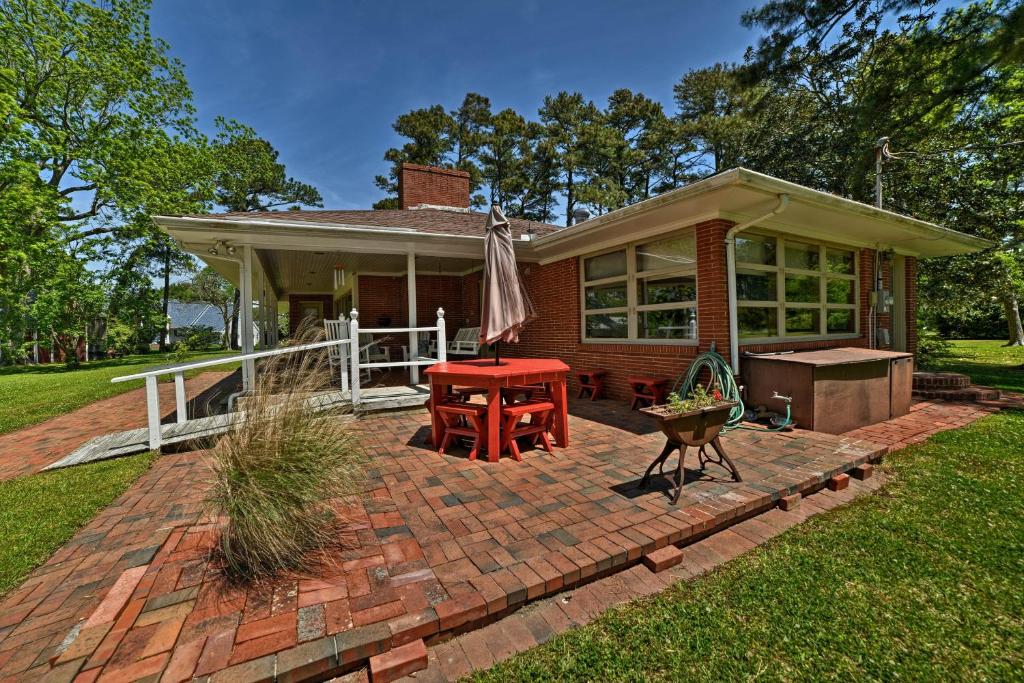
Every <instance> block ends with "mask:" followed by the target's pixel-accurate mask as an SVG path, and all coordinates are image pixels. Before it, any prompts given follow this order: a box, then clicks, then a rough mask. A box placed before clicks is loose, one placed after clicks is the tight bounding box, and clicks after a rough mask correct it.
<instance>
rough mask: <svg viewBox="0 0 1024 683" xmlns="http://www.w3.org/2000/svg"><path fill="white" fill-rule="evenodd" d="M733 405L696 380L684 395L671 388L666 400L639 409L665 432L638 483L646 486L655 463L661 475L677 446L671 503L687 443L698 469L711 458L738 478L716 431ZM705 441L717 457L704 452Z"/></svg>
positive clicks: (674, 500) (676, 497)
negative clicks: (657, 452) (658, 451)
mask: <svg viewBox="0 0 1024 683" xmlns="http://www.w3.org/2000/svg"><path fill="white" fill-rule="evenodd" d="M736 405H737V402H736V401H729V400H726V399H724V398H723V397H722V394H721V392H720V391H718V390H717V389H713V390H712V391H708V390H706V389H705V388H704V387H703V386H702V385H700V384H698V385H697V386H696V387H694V389H693V391H691V392H690V393H689V395H688V396H687V397H686V398H683V397H682V396H680V395H679V394H678V393H676V392H673V393H671V394H669V396H668V402H667V403H664V404H662V405H655V406H651V407H649V408H643V409H641V410H640V412H641V413H643V414H644V415H647V416H649V417H651V418H652V419H654V420H655V421H656V422H657V424H658V427H659V428H660V429H661V432H662V433H663V434H664V435H665V447H664V448H663V449H662V451H661V454H660V455H658V457H657V458H655V459H654V461H653V462H652V463H651V464H650V466H649V467H648V468H647V471H646V472H645V473H644V478H643V480H642V481H641V482H640V486H641V487H643V488H647V484H648V482H649V481H650V478H651V472H652V471H653V470H654V467H655V466H657V467H658V474H659V475H664V473H665V472H664V466H665V461H666V460H667V459H668V457H669V455H671V454H672V452H673V451H675V450H678V451H679V462H678V464H677V465H676V470H675V473H674V476H673V479H674V483H675V487H674V491H673V492H672V504H673V505H675V504H676V503H677V502H678V501H679V494H680V493H681V492H682V488H683V460H684V459H685V457H686V449H687V448H688V447H691V446H692V447H694V448H697V449H698V450H697V458H698V462H699V464H700V468H701V469H704V465H705V464H706V463H708V462H715V463H716V464H718V465H721V466H722V467H724V468H726V469H727V470H729V472H730V474H732V478H733V480H734V481H742V479H741V477H740V473H739V470H737V469H736V465H734V464H733V462H732V460H731V459H730V458H729V456H728V455H727V454H726V452H725V449H724V448H723V447H722V443H721V441H720V439H719V434H720V433H721V431H722V428H723V427H725V424H726V422H728V420H729V415H730V413H731V412H732V409H733V408H735V407H736ZM709 445H710V446H711V448H712V450H714V451H715V454H716V456H717V457H711V456H709V455H708V453H707V450H706V448H707V446H709Z"/></svg>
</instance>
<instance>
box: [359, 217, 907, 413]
mask: <svg viewBox="0 0 1024 683" xmlns="http://www.w3.org/2000/svg"><path fill="white" fill-rule="evenodd" d="M731 225H732V223H730V222H729V221H724V220H714V221H708V222H705V223H701V224H699V225H697V226H696V237H697V259H698V266H697V289H698V302H697V327H698V345H697V346H675V345H658V344H654V345H648V344H630V343H608V344H595V343H582V342H581V341H580V338H581V330H580V326H581V321H580V308H579V304H580V273H579V259H578V258H575V257H574V258H568V259H564V260H561V261H557V262H555V263H550V264H547V265H543V266H541V265H537V264H521V265H520V272H521V274H522V277H523V280H524V282H525V283H526V289H527V293H528V295H529V296H530V298H531V299H532V300H533V304H534V307H535V308H536V309H537V313H538V317H537V319H536V320H534V321H532V322H531V323H530V324H529V325H527V327H526V328H525V330H524V331H523V333H522V335H521V336H520V341H519V344H509V345H505V346H503V347H502V354H503V355H507V356H532V357H542V358H544V357H548V358H551V357H554V358H560V359H562V360H564V361H565V362H566V363H567V364H568V365H569V366H570V367H571V368H572V369H573V370H574V371H575V370H585V369H594V368H604V369H605V370H607V371H608V373H609V374H608V378H607V384H608V388H609V395H610V396H611V397H612V398H617V399H627V398H629V396H630V393H631V392H630V389H629V385H628V384H627V383H626V378H627V377H629V376H631V375H657V376H662V377H669V378H670V379H672V380H673V381H674V380H675V379H676V378H677V377H678V376H679V375H681V374H682V373H684V372H685V371H686V368H687V367H688V366H689V363H690V362H691V360H692V359H693V357H694V356H696V354H697V353H698V352H699V351H705V350H707V349H709V348H711V344H712V343H714V344H715V347H716V348H717V350H718V351H719V353H721V354H722V355H723V356H726V357H728V354H729V317H728V289H727V286H726V265H725V241H724V238H725V233H726V232H727V231H728V229H729V227H730V226H731ZM859 259H860V277H859V279H860V302H859V303H860V336H859V337H858V338H855V339H842V340H824V341H806V342H792V341H791V342H784V343H777V344H741V350H743V351H754V352H763V351H782V350H804V349H820V348H834V347H839V346H860V347H866V346H868V310H869V295H870V292H871V289H872V286H873V283H872V272H873V268H874V265H873V264H874V252H873V251H872V250H870V249H863V250H861V252H860V256H859ZM906 268H907V272H906V276H907V277H906V281H907V297H906V298H907V321H908V330H907V346H908V350H909V351H913V350H914V349H915V348H916V332H915V329H914V321H915V315H916V274H917V273H916V268H917V264H916V261H915V260H914V259H907V266H906ZM480 279H481V273H479V272H476V273H471V274H469V275H466V276H464V277H462V278H458V277H452V276H430V275H420V276H418V278H417V303H418V315H419V316H420V320H419V322H420V323H421V324H426V322H427V321H428V320H429V321H432V320H433V315H434V312H435V311H436V309H437V307H438V306H439V305H440V306H442V307H444V309H445V312H446V315H445V317H446V319H447V321H448V330H449V336H452V335H454V334H455V331H456V330H457V329H458V328H459V327H462V326H474V325H477V324H479V311H480V301H479V298H480V297H479V292H480ZM359 284H360V290H359V301H360V306H359V310H360V314H361V318H362V320H363V324H364V325H369V324H371V323H372V324H374V325H376V320H377V317H378V316H379V315H383V314H385V313H387V314H388V315H390V316H391V317H392V324H393V325H395V326H401V325H403V324H405V302H406V294H405V277H404V276H399V277H397V278H380V277H371V276H361V277H360V281H359ZM887 286H888V285H887ZM887 318H888V316H881V325H882V326H883V327H884V326H886V325H888V320H887ZM398 343H399V344H401V343H402V342H398ZM570 386H571V389H572V390H573V391H575V390H576V389H577V388H578V385H577V383H576V378H575V377H574V376H573V377H571V379H570Z"/></svg>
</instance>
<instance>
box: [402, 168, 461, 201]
mask: <svg viewBox="0 0 1024 683" xmlns="http://www.w3.org/2000/svg"><path fill="white" fill-rule="evenodd" d="M398 203H399V205H400V206H401V207H402V208H403V209H413V208H416V207H418V206H420V205H423V204H425V205H428V206H432V207H433V206H451V207H456V208H459V209H468V208H469V174H468V173H466V172H465V171H457V170H455V169H452V168H436V167H434V166H420V165H418V164H402V170H401V171H400V172H399V174H398Z"/></svg>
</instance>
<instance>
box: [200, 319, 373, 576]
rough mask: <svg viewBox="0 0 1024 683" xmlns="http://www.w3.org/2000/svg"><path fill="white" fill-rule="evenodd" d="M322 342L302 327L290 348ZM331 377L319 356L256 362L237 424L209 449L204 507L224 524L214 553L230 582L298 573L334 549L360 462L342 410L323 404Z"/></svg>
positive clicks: (318, 333)
mask: <svg viewBox="0 0 1024 683" xmlns="http://www.w3.org/2000/svg"><path fill="white" fill-rule="evenodd" d="M323 339H324V335H323V330H322V329H321V328H318V327H313V326H304V327H303V328H302V329H300V331H299V332H298V333H297V334H296V339H295V341H294V343H296V344H308V343H312V342H316V341H323ZM330 379H331V369H330V365H329V363H328V353H327V349H326V348H322V349H316V350H312V351H306V352H299V353H290V354H283V355H280V356H273V357H270V358H266V359H263V360H262V361H261V364H260V365H259V366H258V369H257V372H256V382H255V386H254V388H253V390H252V391H251V392H250V393H248V394H247V395H245V396H244V397H242V398H241V399H240V400H239V408H240V410H242V411H244V412H245V416H246V419H245V420H244V422H243V423H242V424H241V425H239V427H238V428H237V429H235V430H234V431H232V432H230V433H229V434H227V435H225V436H224V437H223V438H222V439H221V440H220V441H218V442H217V443H216V445H215V446H214V447H213V448H212V449H211V450H210V453H211V455H212V460H213V472H214V475H215V476H214V482H213V486H212V487H211V493H210V495H209V498H208V503H209V504H210V506H211V508H212V511H213V512H215V513H216V514H217V515H219V516H221V517H222V518H223V520H224V524H223V527H222V531H221V534H220V542H219V549H220V554H221V556H222V560H223V564H224V568H225V570H226V572H227V573H228V575H229V576H231V577H232V578H236V579H243V580H252V579H258V578H262V577H266V576H269V575H273V574H275V573H277V572H280V571H282V570H298V569H304V568H306V567H307V566H308V565H309V564H311V563H313V562H319V561H321V560H322V559H323V557H324V556H325V555H327V553H325V552H323V551H326V550H328V549H329V548H330V547H332V546H337V545H338V544H339V539H340V537H341V535H342V533H343V531H344V526H345V518H344V513H343V510H344V508H345V505H346V503H347V501H348V500H349V499H351V497H352V496H355V495H357V494H358V493H359V492H360V491H361V488H362V485H363V481H364V479H365V458H364V454H363V451H362V448H361V447H360V444H359V442H358V441H357V439H356V438H355V436H354V435H353V433H352V431H351V428H350V426H349V425H350V420H349V419H348V417H347V416H346V415H345V414H344V413H345V412H346V411H344V410H342V409H339V408H337V407H331V406H328V405H325V404H326V403H327V401H325V400H324V399H325V393H324V392H326V391H327V390H329V389H330V388H331V387H330Z"/></svg>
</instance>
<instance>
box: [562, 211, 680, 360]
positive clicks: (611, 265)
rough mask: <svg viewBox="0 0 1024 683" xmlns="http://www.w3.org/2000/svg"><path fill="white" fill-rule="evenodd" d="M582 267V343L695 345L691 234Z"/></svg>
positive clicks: (587, 259) (633, 248)
mask: <svg viewBox="0 0 1024 683" xmlns="http://www.w3.org/2000/svg"><path fill="white" fill-rule="evenodd" d="M582 262H583V267H582V279H583V338H584V340H585V341H603V340H613V339H614V340H620V341H621V340H631V341H645V342H656V341H659V342H663V343H672V344H688V343H695V342H696V339H697V247H696V242H695V238H694V233H693V231H692V230H689V231H686V232H683V233H678V234H675V235H672V236H671V237H667V238H662V239H658V240H653V241H650V242H638V243H635V244H630V245H627V246H625V247H622V248H621V249H617V250H615V251H610V252H606V253H602V254H597V255H595V256H588V257H584V258H583V259H582Z"/></svg>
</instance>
